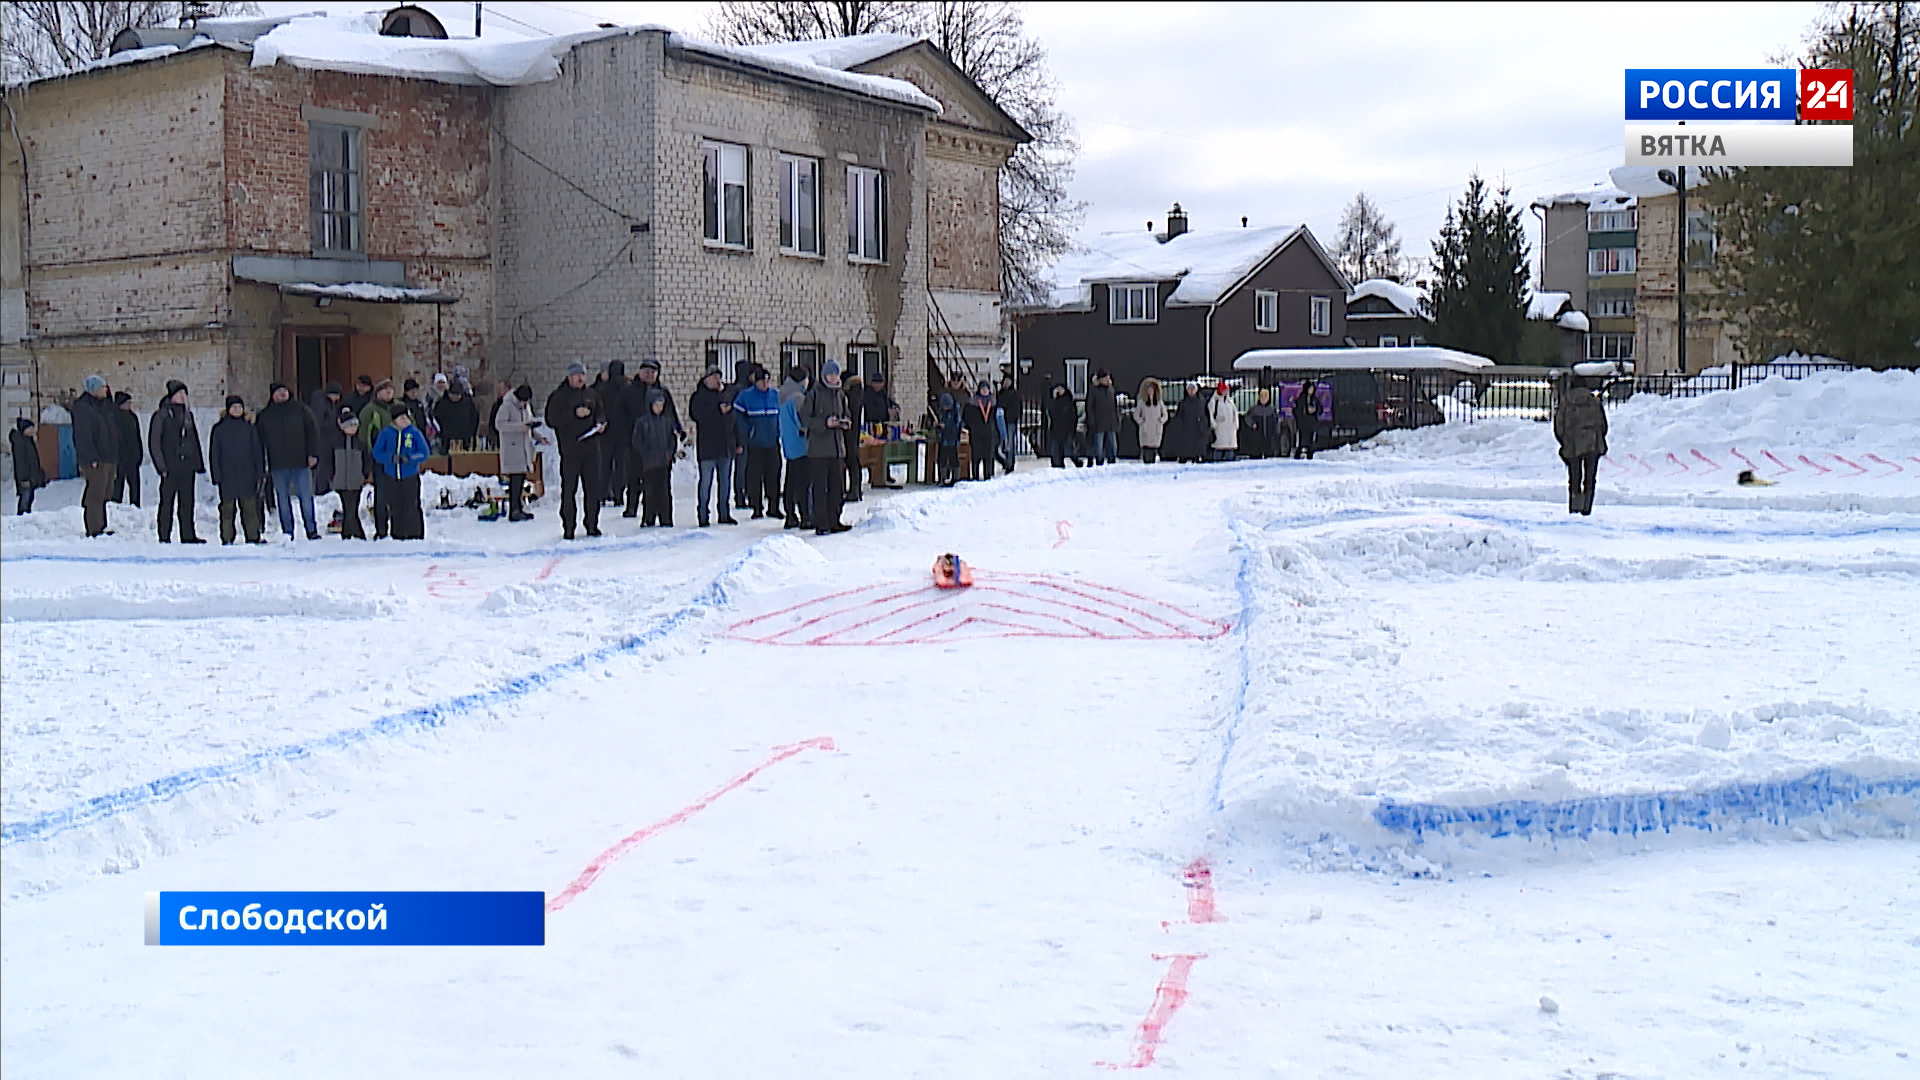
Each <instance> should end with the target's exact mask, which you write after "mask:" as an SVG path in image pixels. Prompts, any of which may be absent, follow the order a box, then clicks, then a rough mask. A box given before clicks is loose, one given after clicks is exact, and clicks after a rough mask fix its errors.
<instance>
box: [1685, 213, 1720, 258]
mask: <svg viewBox="0 0 1920 1080" xmlns="http://www.w3.org/2000/svg"><path fill="white" fill-rule="evenodd" d="M1718 243H1719V242H1718V240H1717V238H1716V237H1715V236H1714V234H1713V215H1712V214H1711V213H1709V212H1707V211H1705V210H1689V211H1687V265H1688V266H1712V265H1713V255H1714V252H1715V251H1716V250H1717V249H1718Z"/></svg>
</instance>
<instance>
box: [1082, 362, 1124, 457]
mask: <svg viewBox="0 0 1920 1080" xmlns="http://www.w3.org/2000/svg"><path fill="white" fill-rule="evenodd" d="M1087 442H1088V444H1089V447H1088V448H1089V450H1091V452H1092V455H1093V463H1094V464H1095V465H1112V464H1115V463H1117V462H1118V461H1119V460H1120V405H1119V402H1118V400H1117V399H1116V398H1115V396H1114V390H1113V376H1112V375H1111V374H1109V373H1108V372H1107V371H1105V370H1102V371H1100V372H1099V373H1098V374H1097V375H1095V376H1094V377H1093V385H1092V386H1089V387H1088V388H1087Z"/></svg>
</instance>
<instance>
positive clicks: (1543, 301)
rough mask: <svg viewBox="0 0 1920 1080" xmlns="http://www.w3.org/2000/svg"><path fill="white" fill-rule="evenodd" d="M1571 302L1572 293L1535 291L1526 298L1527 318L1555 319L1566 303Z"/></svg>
mask: <svg viewBox="0 0 1920 1080" xmlns="http://www.w3.org/2000/svg"><path fill="white" fill-rule="evenodd" d="M1571 303H1573V294H1572V293H1563V292H1537V293H1534V294H1533V295H1532V296H1531V297H1529V298H1528V299H1527V318H1529V319H1557V318H1559V317H1560V312H1561V311H1562V310H1564V309H1565V308H1566V306H1567V305H1568V304H1571Z"/></svg>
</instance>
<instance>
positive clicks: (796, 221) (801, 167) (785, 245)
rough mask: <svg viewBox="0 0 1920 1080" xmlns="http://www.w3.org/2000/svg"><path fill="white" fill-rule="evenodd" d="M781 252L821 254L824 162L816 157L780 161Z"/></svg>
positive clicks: (782, 157) (783, 158)
mask: <svg viewBox="0 0 1920 1080" xmlns="http://www.w3.org/2000/svg"><path fill="white" fill-rule="evenodd" d="M780 250H781V251H784V252H786V253H788V254H790V255H818V254H820V163H819V162H818V161H815V160H814V159H812V158H803V157H787V156H785V155H782V156H781V158H780Z"/></svg>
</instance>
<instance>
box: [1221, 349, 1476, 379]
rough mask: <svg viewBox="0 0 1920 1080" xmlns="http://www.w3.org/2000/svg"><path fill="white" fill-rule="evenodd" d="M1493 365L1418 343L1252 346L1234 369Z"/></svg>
mask: <svg viewBox="0 0 1920 1080" xmlns="http://www.w3.org/2000/svg"><path fill="white" fill-rule="evenodd" d="M1492 366H1493V361H1491V360H1489V359H1487V358H1486V357H1484V356H1475V355H1473V354H1472V353H1463V352H1459V351H1456V350H1454V349H1443V348H1440V347H1439V346H1438V345H1415V346H1413V347H1411V348H1403V349H1395V348H1381V349H1365V348H1362V349H1250V350H1248V351H1246V352H1243V353H1241V354H1240V358H1239V359H1237V360H1235V361H1234V362H1233V368H1234V370H1235V371H1259V370H1261V369H1263V368H1271V369H1272V370H1275V371H1460V372H1469V373H1471V372H1475V371H1480V370H1482V369H1484V368H1490V367H1492Z"/></svg>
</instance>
